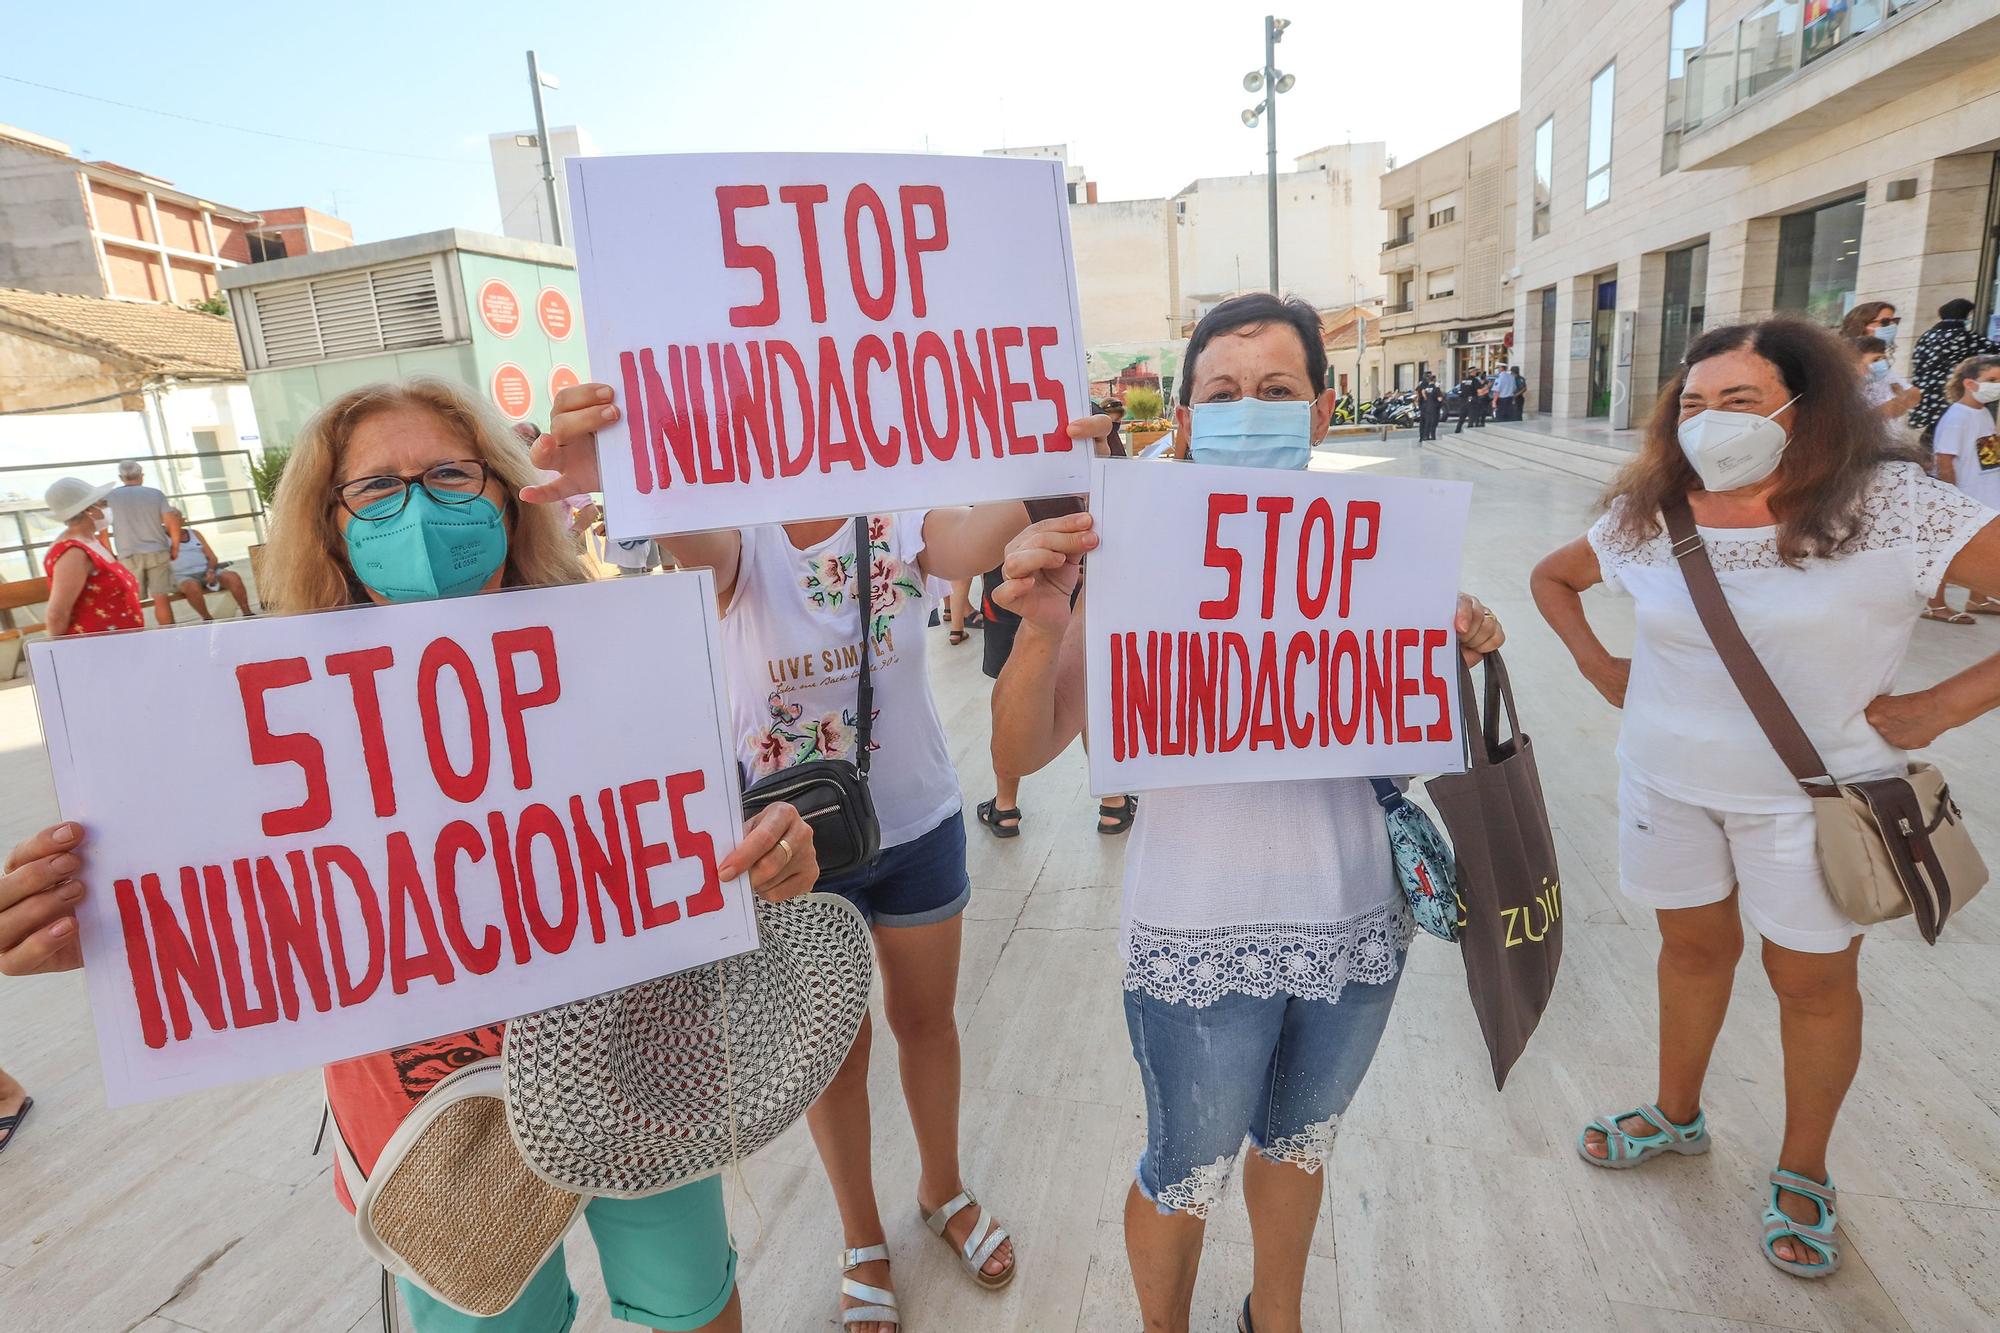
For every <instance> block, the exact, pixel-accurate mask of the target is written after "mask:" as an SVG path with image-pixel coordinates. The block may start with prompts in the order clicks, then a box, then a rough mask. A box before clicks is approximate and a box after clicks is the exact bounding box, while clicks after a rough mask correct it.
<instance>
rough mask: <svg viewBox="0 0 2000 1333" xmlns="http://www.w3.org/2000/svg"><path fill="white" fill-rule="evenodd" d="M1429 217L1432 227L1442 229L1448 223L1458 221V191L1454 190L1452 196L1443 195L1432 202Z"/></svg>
mask: <svg viewBox="0 0 2000 1333" xmlns="http://www.w3.org/2000/svg"><path fill="white" fill-rule="evenodd" d="M1429 215H1430V225H1431V226H1433V227H1442V226H1444V225H1445V224H1446V223H1447V222H1456V221H1458V191H1456V190H1453V191H1452V192H1451V193H1450V194H1441V195H1439V196H1438V197H1437V198H1435V199H1433V200H1431V205H1430V214H1429Z"/></svg>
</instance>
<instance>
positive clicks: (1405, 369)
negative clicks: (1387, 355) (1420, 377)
mask: <svg viewBox="0 0 2000 1333" xmlns="http://www.w3.org/2000/svg"><path fill="white" fill-rule="evenodd" d="M1416 387H1417V363H1416V362H1414V361H1398V362H1397V363H1396V392H1398V393H1401V392H1402V391H1403V390H1405V389H1414V388H1416Z"/></svg>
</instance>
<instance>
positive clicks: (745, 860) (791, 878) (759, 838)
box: [717, 801, 819, 903]
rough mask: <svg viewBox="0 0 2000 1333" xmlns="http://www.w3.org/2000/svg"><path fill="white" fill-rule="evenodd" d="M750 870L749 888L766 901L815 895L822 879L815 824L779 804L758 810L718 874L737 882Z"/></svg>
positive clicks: (719, 868) (777, 901) (789, 807)
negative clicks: (814, 839) (815, 839)
mask: <svg viewBox="0 0 2000 1333" xmlns="http://www.w3.org/2000/svg"><path fill="white" fill-rule="evenodd" d="M745 870H748V871H749V873H750V889H751V892H753V893H755V894H756V895H757V896H758V897H759V898H762V899H764V901H766V902H773V903H781V902H784V901H786V900H787V899H790V898H796V897H798V896H799V895H800V894H802V893H810V892H812V887H813V885H814V883H816V882H817V881H818V879H819V856H818V854H817V853H816V852H815V851H814V850H813V831H812V825H810V824H808V823H806V821H805V820H804V818H802V817H801V816H800V814H799V812H798V811H797V810H795V809H793V808H792V807H791V806H789V805H786V804H785V803H784V802H782V801H780V802H778V803H777V804H776V805H767V806H765V807H764V808H763V809H762V810H759V811H758V812H757V814H756V816H755V817H754V818H752V819H751V820H750V822H749V823H747V824H745V825H744V826H743V841H742V842H741V843H739V844H737V847H736V850H735V851H733V852H731V853H730V854H729V855H728V856H725V857H724V858H723V859H722V864H721V865H720V866H718V867H717V873H718V874H720V875H721V876H722V877H723V878H724V879H734V878H735V877H736V876H738V875H740V874H742V873H744V871H745Z"/></svg>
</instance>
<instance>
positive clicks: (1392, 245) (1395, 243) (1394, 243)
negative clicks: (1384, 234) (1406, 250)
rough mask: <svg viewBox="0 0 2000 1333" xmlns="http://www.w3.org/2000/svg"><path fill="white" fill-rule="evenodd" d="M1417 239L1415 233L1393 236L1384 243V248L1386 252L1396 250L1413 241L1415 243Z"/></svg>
mask: <svg viewBox="0 0 2000 1333" xmlns="http://www.w3.org/2000/svg"><path fill="white" fill-rule="evenodd" d="M1416 239H1417V238H1416V236H1415V235H1414V234H1413V233H1410V232H1405V233H1403V234H1402V235H1401V236H1391V237H1390V238H1389V239H1388V240H1386V241H1384V242H1382V248H1383V249H1384V250H1394V249H1397V248H1399V247H1401V246H1405V245H1408V244H1409V243H1410V242H1411V241H1414V240H1416Z"/></svg>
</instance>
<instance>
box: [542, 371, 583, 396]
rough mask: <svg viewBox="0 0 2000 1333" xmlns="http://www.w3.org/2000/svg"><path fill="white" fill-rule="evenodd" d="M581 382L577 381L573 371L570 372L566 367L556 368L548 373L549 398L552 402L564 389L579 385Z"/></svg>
mask: <svg viewBox="0 0 2000 1333" xmlns="http://www.w3.org/2000/svg"><path fill="white" fill-rule="evenodd" d="M581 382H582V381H580V380H578V379H577V377H576V372H575V371H574V370H571V369H570V368H569V367H568V366H557V367H556V368H555V369H554V370H553V371H551V372H550V373H549V398H550V399H551V400H553V399H554V398H555V396H556V395H557V394H559V393H561V392H562V391H563V390H564V389H567V388H570V387H572V386H573V385H576V384H580V383H581Z"/></svg>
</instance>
